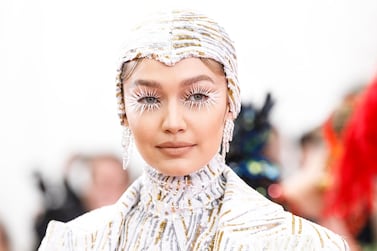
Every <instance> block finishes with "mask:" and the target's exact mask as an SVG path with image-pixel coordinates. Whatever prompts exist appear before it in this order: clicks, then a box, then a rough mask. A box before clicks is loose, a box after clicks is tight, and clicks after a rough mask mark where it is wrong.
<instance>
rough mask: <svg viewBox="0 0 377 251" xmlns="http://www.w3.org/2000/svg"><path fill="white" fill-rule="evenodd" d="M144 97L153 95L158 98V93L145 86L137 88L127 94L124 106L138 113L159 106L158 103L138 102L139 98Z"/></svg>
mask: <svg viewBox="0 0 377 251" xmlns="http://www.w3.org/2000/svg"><path fill="white" fill-rule="evenodd" d="M146 97H154V98H156V99H159V95H158V94H157V91H156V90H153V89H152V90H151V89H147V88H139V89H137V90H136V91H134V92H133V93H132V94H131V95H127V97H126V100H125V103H126V106H127V107H128V108H129V109H131V110H133V111H134V112H139V113H140V114H141V113H143V112H145V111H153V110H155V109H158V108H159V107H160V103H156V104H142V103H140V99H142V98H146Z"/></svg>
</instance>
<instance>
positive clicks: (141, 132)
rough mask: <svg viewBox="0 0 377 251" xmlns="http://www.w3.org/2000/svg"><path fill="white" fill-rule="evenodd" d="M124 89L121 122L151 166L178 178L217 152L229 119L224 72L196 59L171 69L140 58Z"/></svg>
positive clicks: (187, 60)
mask: <svg viewBox="0 0 377 251" xmlns="http://www.w3.org/2000/svg"><path fill="white" fill-rule="evenodd" d="M123 84H124V95H125V98H124V99H125V104H126V116H127V119H126V122H125V123H126V125H127V126H129V128H130V129H131V131H132V132H133V135H134V138H135V143H136V146H137V148H138V150H139V152H140V154H141V155H142V157H143V158H144V160H145V161H146V162H147V163H148V164H149V165H151V166H153V167H154V168H155V169H157V170H158V171H160V172H161V173H164V174H166V175H171V176H182V175H187V174H189V173H192V172H195V171H197V170H198V169H200V168H201V167H203V166H205V165H206V164H208V162H209V161H210V160H211V159H212V158H213V157H214V155H215V154H216V153H217V152H218V150H219V147H220V143H221V139H222V134H223V127H224V124H225V120H226V119H227V118H231V113H230V112H229V109H228V105H227V103H228V102H227V86H226V79H225V76H224V73H219V72H216V71H213V70H211V69H210V68H209V67H208V66H207V65H206V64H204V63H203V62H202V61H201V60H200V59H198V58H187V59H183V60H181V61H180V62H178V63H177V64H175V65H174V66H166V65H165V64H163V63H160V62H158V61H156V60H153V59H144V60H143V61H142V62H141V63H140V64H139V65H138V66H137V67H136V69H135V70H134V72H133V73H132V74H131V76H130V77H129V78H128V79H126V80H125V81H124V83H123Z"/></svg>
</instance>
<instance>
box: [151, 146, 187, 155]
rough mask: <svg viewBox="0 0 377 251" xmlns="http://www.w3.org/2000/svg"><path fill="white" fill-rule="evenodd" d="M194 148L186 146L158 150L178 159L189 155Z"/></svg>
mask: <svg viewBox="0 0 377 251" xmlns="http://www.w3.org/2000/svg"><path fill="white" fill-rule="evenodd" d="M193 147H194V146H184V147H158V149H159V150H160V151H161V152H162V153H164V154H166V155H169V156H172V157H178V156H182V155H185V154H187V153H188V152H190V151H191V150H192V148H193Z"/></svg>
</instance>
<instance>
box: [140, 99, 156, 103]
mask: <svg viewBox="0 0 377 251" xmlns="http://www.w3.org/2000/svg"><path fill="white" fill-rule="evenodd" d="M140 101H141V102H143V103H146V104H156V103H158V99H157V98H155V97H144V98H142V99H140Z"/></svg>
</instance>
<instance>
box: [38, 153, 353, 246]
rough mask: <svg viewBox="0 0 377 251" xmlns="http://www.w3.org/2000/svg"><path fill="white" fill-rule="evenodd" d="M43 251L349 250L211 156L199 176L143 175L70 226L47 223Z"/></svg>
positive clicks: (320, 228) (155, 173) (337, 238)
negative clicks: (110, 202) (111, 200)
mask: <svg viewBox="0 0 377 251" xmlns="http://www.w3.org/2000/svg"><path fill="white" fill-rule="evenodd" d="M44 250H54V251H59V250H64V251H68V250H70V251H71V250H109V251H110V250H111V251H115V250H161V251H167V250H177V251H178V250H255V251H259V250H277V251H279V250H305V251H307V250H331V251H334V250H348V247H347V244H346V243H345V241H344V240H343V239H342V238H341V237H340V236H338V235H336V234H334V233H332V232H331V231H329V230H327V229H325V228H323V227H321V226H319V225H317V224H314V223H312V222H309V221H307V220H305V219H303V218H300V217H297V216H294V215H292V214H291V213H289V212H285V211H284V210H283V209H282V207H281V206H280V205H277V204H275V203H273V202H271V201H269V200H267V199H266V198H265V197H263V196H262V195H260V194H259V193H258V192H256V191H255V190H253V189H252V188H250V187H249V186H248V185H247V184H246V183H244V182H243V181H242V180H241V179H240V178H239V177H238V176H237V175H236V174H235V173H234V172H233V171H232V170H231V169H230V168H229V167H227V166H226V165H225V164H223V163H222V162H221V157H219V156H216V157H215V158H214V159H213V160H212V161H211V162H210V164H209V165H207V166H205V167H203V168H202V169H201V170H199V171H198V172H197V173H194V174H191V175H188V176H184V177H169V176H164V175H162V174H159V173H157V171H155V170H154V169H153V168H151V167H147V168H146V169H145V172H144V174H143V175H142V177H140V178H139V179H138V180H137V181H136V182H135V183H134V184H133V185H132V186H131V187H130V188H129V189H127V191H126V192H125V193H124V195H123V196H122V197H121V198H120V199H119V201H118V202H117V203H116V204H114V205H112V206H108V207H103V208H100V209H97V210H94V211H92V212H89V213H87V214H84V215H83V216H81V217H79V218H77V219H75V220H73V221H71V222H68V223H61V222H56V221H52V222H51V223H50V224H49V226H48V229H47V232H46V236H45V238H44V239H43V241H42V244H41V246H40V248H39V251H44Z"/></svg>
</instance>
